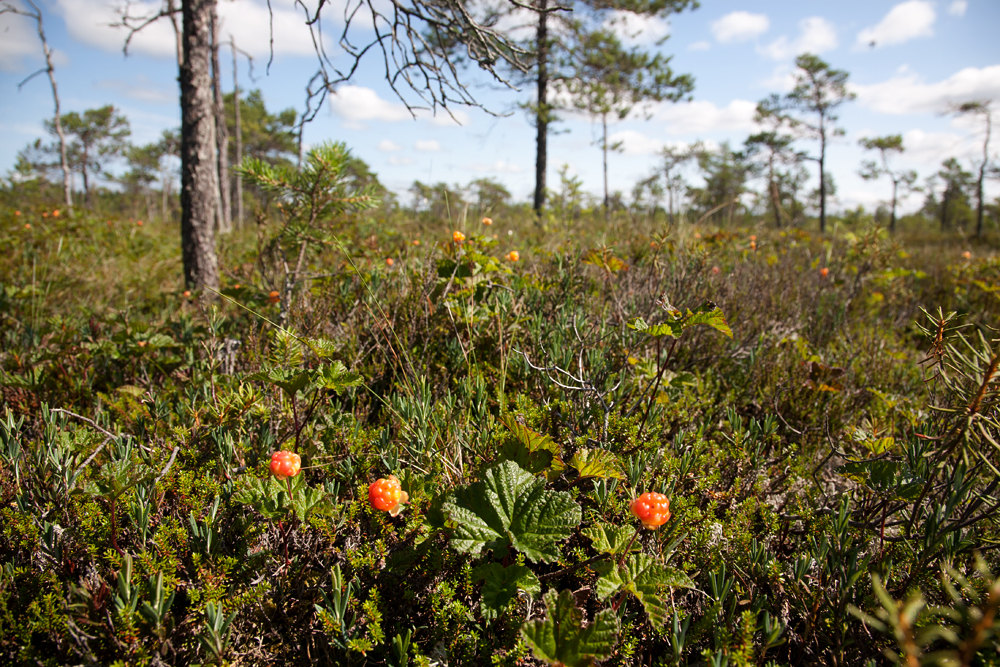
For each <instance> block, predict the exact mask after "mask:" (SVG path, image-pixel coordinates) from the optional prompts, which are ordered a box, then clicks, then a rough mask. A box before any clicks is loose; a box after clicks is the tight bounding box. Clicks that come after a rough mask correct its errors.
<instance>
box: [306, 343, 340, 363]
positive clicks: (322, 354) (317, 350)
mask: <svg viewBox="0 0 1000 667" xmlns="http://www.w3.org/2000/svg"><path fill="white" fill-rule="evenodd" d="M306 345H308V346H309V349H310V350H312V353H313V354H315V355H316V356H317V357H319V358H320V359H329V358H330V357H332V356H334V355H335V354H337V344H336V343H334V342H333V341H331V340H327V339H325V338H310V339H308V340H307V341H306Z"/></svg>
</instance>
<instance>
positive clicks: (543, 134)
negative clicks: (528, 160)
mask: <svg viewBox="0 0 1000 667" xmlns="http://www.w3.org/2000/svg"><path fill="white" fill-rule="evenodd" d="M537 7H538V9H539V13H538V39H537V49H538V110H537V113H536V129H537V134H536V136H535V206H534V208H535V214H536V215H538V216H541V214H542V209H543V208H544V207H545V171H546V167H547V164H546V163H547V159H548V138H549V137H548V134H549V105H548V85H549V73H548V57H549V32H548V25H547V21H548V17H549V15H548V12H547V11H546V10H547V8H548V0H539V3H538V5H537Z"/></svg>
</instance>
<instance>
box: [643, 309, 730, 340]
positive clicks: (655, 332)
mask: <svg viewBox="0 0 1000 667" xmlns="http://www.w3.org/2000/svg"><path fill="white" fill-rule="evenodd" d="M666 314H667V320H666V321H665V322H663V323H661V324H652V325H650V324H647V323H646V320H644V319H642V318H641V317H637V318H635V319H634V320H632V321H631V322H629V323H628V326H629V328H630V329H634V330H635V331H639V332H645V333H647V334H649V335H650V336H670V337H671V338H680V336H681V334H682V333H684V330H685V329H688V328H689V327H693V326H695V325H697V324H704V325H705V326H709V327H712V328H713V329H715V330H716V331H719V332H721V333H722V334H724V335H726V336H729V337H730V338H732V337H733V330H732V329H730V328H729V323H728V322H726V316H725V315H724V314H723V313H722V309H721V308H719V307H718V306H717V305H715V304H714V303H712V302H711V301H706V302H705V303H703V304H702V305H700V306H698V307H697V308H695V309H694V310H687V311H684V312H681V311H679V310H673V309H670V310H667V311H666Z"/></svg>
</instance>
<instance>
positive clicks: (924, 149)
mask: <svg viewBox="0 0 1000 667" xmlns="http://www.w3.org/2000/svg"><path fill="white" fill-rule="evenodd" d="M903 148H904V149H905V150H904V152H903V159H905V160H906V161H907V162H915V163H919V164H925V165H930V166H937V165H939V164H941V162H942V161H943V160H946V159H948V158H950V157H964V156H965V155H966V154H967V153H968V151H969V148H970V145H969V143H968V139H967V137H963V136H961V135H958V134H952V133H950V132H925V131H923V130H909V131H908V132H905V133H904V134H903Z"/></svg>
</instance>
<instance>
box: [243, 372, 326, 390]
mask: <svg viewBox="0 0 1000 667" xmlns="http://www.w3.org/2000/svg"><path fill="white" fill-rule="evenodd" d="M311 377H312V374H311V373H310V372H309V371H298V372H296V371H293V370H290V369H285V368H270V369H268V370H265V371H259V372H257V373H254V374H252V375H249V376H248V377H247V379H248V380H256V381H259V382H267V383H269V384H271V385H274V386H275V387H279V388H280V389H281V390H282V391H283V392H285V393H286V394H287V395H288V396H289V397H291V396H294V395H295V392H297V391H299V390H300V389H303V388H304V387H305V386H306V385H308V384H309V380H310V379H311Z"/></svg>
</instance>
